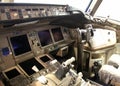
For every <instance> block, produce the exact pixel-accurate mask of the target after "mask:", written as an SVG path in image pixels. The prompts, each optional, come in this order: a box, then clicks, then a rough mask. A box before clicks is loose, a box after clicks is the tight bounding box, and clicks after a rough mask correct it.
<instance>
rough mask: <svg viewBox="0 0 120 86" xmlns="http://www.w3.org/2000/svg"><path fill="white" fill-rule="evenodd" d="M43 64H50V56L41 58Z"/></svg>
mask: <svg viewBox="0 0 120 86" xmlns="http://www.w3.org/2000/svg"><path fill="white" fill-rule="evenodd" d="M40 59H41V60H42V61H43V62H48V61H50V58H49V57H48V56H43V57H41V58H40Z"/></svg>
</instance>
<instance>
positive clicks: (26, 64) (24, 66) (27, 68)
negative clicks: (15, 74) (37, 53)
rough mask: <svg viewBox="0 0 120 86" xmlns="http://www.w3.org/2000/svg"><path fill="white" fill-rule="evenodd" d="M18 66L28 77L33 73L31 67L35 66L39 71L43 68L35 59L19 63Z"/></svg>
mask: <svg viewBox="0 0 120 86" xmlns="http://www.w3.org/2000/svg"><path fill="white" fill-rule="evenodd" d="M19 65H20V67H21V68H22V69H23V70H24V71H25V72H26V73H27V74H28V75H29V76H30V75H32V74H34V73H35V71H34V70H33V69H32V67H33V66H36V67H37V68H38V69H39V70H41V69H43V68H44V67H43V65H41V64H40V63H39V62H38V61H37V60H36V59H35V58H31V59H29V60H26V61H24V62H21V63H19Z"/></svg>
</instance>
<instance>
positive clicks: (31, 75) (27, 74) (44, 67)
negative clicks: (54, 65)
mask: <svg viewBox="0 0 120 86" xmlns="http://www.w3.org/2000/svg"><path fill="white" fill-rule="evenodd" d="M32 58H34V57H32ZM32 58H29V59H32ZM29 59H27V60H29ZM34 59H35V60H36V61H37V62H38V63H39V64H40V65H42V66H43V69H41V70H44V69H45V66H44V65H43V64H42V63H41V62H40V61H38V60H37V59H36V58H34ZM27 60H25V61H27ZM17 66H18V67H19V68H20V69H21V70H22V71H23V73H24V74H25V75H26V76H28V77H30V76H32V75H34V74H35V73H33V74H31V75H29V74H28V73H27V72H26V71H25V70H24V69H23V68H22V67H21V66H20V65H19V63H18V64H17ZM41 70H39V72H40V71H41Z"/></svg>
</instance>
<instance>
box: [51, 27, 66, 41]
mask: <svg viewBox="0 0 120 86" xmlns="http://www.w3.org/2000/svg"><path fill="white" fill-rule="evenodd" d="M51 31H52V34H53V38H54V40H55V42H58V41H61V40H63V39H64V38H63V35H62V32H61V29H60V28H54V29H52V30H51Z"/></svg>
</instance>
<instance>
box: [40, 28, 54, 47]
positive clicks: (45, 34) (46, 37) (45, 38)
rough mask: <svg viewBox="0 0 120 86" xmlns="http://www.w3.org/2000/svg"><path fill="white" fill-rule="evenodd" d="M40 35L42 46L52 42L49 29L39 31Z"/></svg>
mask: <svg viewBox="0 0 120 86" xmlns="http://www.w3.org/2000/svg"><path fill="white" fill-rule="evenodd" d="M38 36H39V38H40V42H41V46H46V45H49V44H51V43H52V38H51V35H50V32H49V30H44V31H39V32H38Z"/></svg>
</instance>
